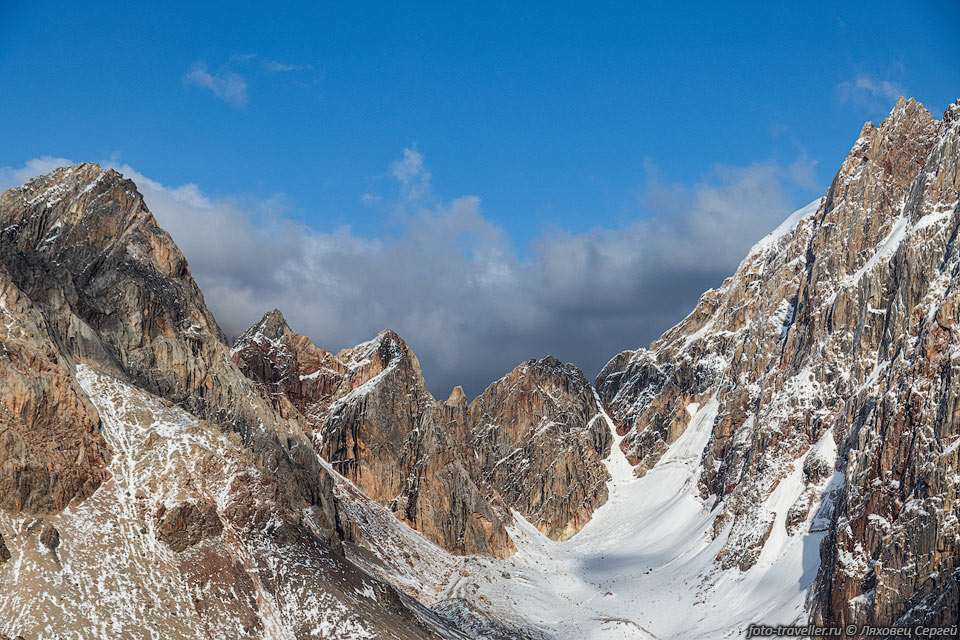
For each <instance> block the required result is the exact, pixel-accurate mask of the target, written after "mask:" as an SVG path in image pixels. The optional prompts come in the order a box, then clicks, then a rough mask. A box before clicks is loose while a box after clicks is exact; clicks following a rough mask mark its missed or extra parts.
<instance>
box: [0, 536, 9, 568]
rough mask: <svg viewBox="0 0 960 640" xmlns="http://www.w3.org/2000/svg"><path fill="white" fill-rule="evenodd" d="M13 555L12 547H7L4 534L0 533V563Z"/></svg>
mask: <svg viewBox="0 0 960 640" xmlns="http://www.w3.org/2000/svg"><path fill="white" fill-rule="evenodd" d="M11 557H12V556H11V555H10V549H7V543H6V541H5V540H4V539H3V534H0V563H4V562H6V561H7V560H9V559H10V558H11Z"/></svg>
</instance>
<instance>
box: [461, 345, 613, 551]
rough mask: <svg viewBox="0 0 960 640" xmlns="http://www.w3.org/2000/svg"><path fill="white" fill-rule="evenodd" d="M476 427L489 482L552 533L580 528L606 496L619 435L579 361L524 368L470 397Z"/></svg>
mask: <svg viewBox="0 0 960 640" xmlns="http://www.w3.org/2000/svg"><path fill="white" fill-rule="evenodd" d="M468 425H469V442H470V445H471V447H472V448H473V450H474V451H476V452H477V455H478V456H479V464H480V471H481V473H482V475H483V479H484V481H485V482H486V483H487V484H488V485H489V486H491V487H493V488H495V489H496V491H497V493H498V494H499V495H500V496H501V497H502V498H503V500H504V501H505V502H506V503H507V504H508V505H510V506H511V507H512V508H514V509H516V510H517V511H519V512H520V513H522V514H523V515H524V517H525V518H526V519H527V520H529V521H530V522H531V523H532V524H534V525H535V526H536V527H537V528H538V529H540V530H541V531H542V532H543V533H545V534H546V535H547V536H549V537H550V538H552V539H554V540H563V539H566V538H568V537H570V536H571V535H573V534H575V533H576V532H577V531H579V530H580V529H581V528H582V527H583V525H585V524H586V523H587V522H588V521H589V520H590V516H591V515H592V514H593V511H594V510H595V509H596V508H597V507H599V506H600V505H601V504H603V503H604V502H606V500H607V480H609V479H610V474H609V473H608V472H607V469H606V468H605V467H604V466H603V463H602V460H603V459H604V458H606V457H607V456H608V455H609V454H610V445H611V443H612V440H613V438H612V435H611V433H610V429H609V427H608V426H607V424H606V422H605V421H604V420H602V419H601V414H600V408H599V406H598V405H597V402H596V399H595V396H594V393H593V387H592V386H591V385H590V383H589V381H587V379H586V377H584V375H583V373H581V371H580V370H579V369H577V368H576V367H575V366H573V365H564V364H563V363H561V362H560V361H559V360H556V359H555V358H544V359H543V360H539V361H538V360H530V361H529V362H526V363H524V364H522V365H520V366H518V367H517V368H516V369H514V370H513V371H511V372H510V373H509V374H507V375H506V376H504V377H503V378H501V379H500V380H498V381H497V382H495V383H493V384H492V385H490V386H489V387H487V389H486V391H484V392H483V394H482V395H481V396H480V397H478V398H477V399H476V400H474V401H473V402H472V403H470V409H469V415H468Z"/></svg>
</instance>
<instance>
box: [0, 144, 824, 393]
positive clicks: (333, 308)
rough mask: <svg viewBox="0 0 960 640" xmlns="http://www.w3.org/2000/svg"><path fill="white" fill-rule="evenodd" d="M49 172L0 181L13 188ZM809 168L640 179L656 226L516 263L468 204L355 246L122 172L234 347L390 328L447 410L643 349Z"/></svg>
mask: <svg viewBox="0 0 960 640" xmlns="http://www.w3.org/2000/svg"><path fill="white" fill-rule="evenodd" d="M52 162H56V161H55V160H53V159H41V160H37V161H33V162H31V163H28V165H27V167H23V168H21V169H16V170H14V169H4V170H0V176H13V178H14V179H16V180H18V181H20V182H22V181H23V180H22V176H24V175H26V174H27V173H29V172H31V171H37V170H40V169H43V170H46V168H47V167H49V166H50V163H52ZM809 167H810V163H804V162H798V163H797V164H795V165H792V166H790V167H780V166H777V165H757V166H751V167H745V168H731V167H717V168H715V170H714V171H713V172H712V174H711V176H709V179H707V180H704V181H703V182H701V183H699V184H695V185H693V186H684V185H677V184H666V183H663V182H662V181H660V180H659V178H658V177H657V175H656V171H655V169H654V168H653V167H652V166H651V165H648V186H647V188H646V189H645V191H644V194H643V201H644V203H645V205H646V208H647V209H649V210H652V211H657V212H659V215H658V216H657V217H656V218H650V219H643V220H639V221H637V222H635V223H633V224H631V225H628V226H626V227H622V228H618V229H606V228H597V229H595V230H593V231H589V232H587V233H576V234H575V233H567V232H555V233H551V234H548V235H544V236H542V237H540V238H538V239H537V240H536V241H535V242H533V243H532V245H531V246H530V256H529V257H528V258H523V259H521V258H520V257H519V256H518V255H517V254H516V252H515V251H514V249H513V246H512V242H511V239H510V238H509V236H508V235H507V234H506V233H505V231H504V230H503V229H502V228H500V227H499V226H498V225H496V224H495V223H493V222H491V221H490V220H489V219H488V218H487V217H485V216H484V213H483V208H482V203H481V200H480V199H479V198H477V197H475V196H464V197H460V198H455V199H452V200H449V201H442V202H431V203H430V204H429V205H424V204H422V201H413V200H409V199H402V200H401V202H400V203H398V204H397V206H398V207H399V208H401V209H402V210H403V211H404V215H402V216H399V224H400V225H401V229H400V232H399V233H396V234H392V235H390V236H389V237H384V238H363V237H359V236H357V235H356V234H355V233H353V232H352V231H351V230H350V228H349V227H341V228H336V229H331V230H328V231H318V230H316V229H312V228H309V227H306V226H303V225H301V224H298V223H295V222H293V221H291V220H290V219H289V218H288V217H286V216H284V215H283V212H282V210H280V209H278V208H277V206H276V203H275V202H273V201H267V202H262V203H260V206H255V207H253V208H251V207H249V206H241V205H239V204H237V203H236V202H235V201H232V200H229V199H224V200H220V199H212V198H210V197H209V196H207V195H205V194H204V193H203V191H202V190H201V189H200V188H198V187H197V186H196V185H195V184H185V185H181V186H176V187H171V186H167V185H163V184H161V183H159V182H157V181H155V180H152V179H150V178H147V177H146V176H143V175H142V174H140V173H139V172H137V171H136V170H135V169H134V168H132V167H130V166H127V165H122V166H119V167H117V168H118V169H119V170H120V171H121V172H122V173H123V174H124V175H126V176H127V177H129V178H131V179H133V180H134V181H135V182H136V183H137V185H138V186H139V189H140V191H141V192H142V193H143V195H144V198H145V200H146V202H147V204H148V206H149V207H150V209H151V210H152V211H153V213H154V214H155V215H156V217H157V219H158V221H159V222H160V224H161V225H162V226H163V227H164V228H166V229H167V230H168V231H169V232H170V234H171V235H172V236H173V238H174V240H175V241H176V242H177V243H178V244H179V245H180V247H181V249H182V250H183V252H184V254H185V255H186V256H187V259H188V260H189V261H190V266H191V270H192V272H193V274H194V276H195V277H196V279H197V281H198V282H199V284H200V286H201V288H202V289H203V292H204V296H205V299H206V301H207V303H208V304H209V305H210V307H211V309H212V310H213V312H214V314H215V315H216V317H217V319H218V321H219V322H220V323H221V324H222V326H223V328H224V330H225V331H226V332H227V333H228V334H230V335H237V334H238V333H239V332H241V331H242V330H243V329H245V328H246V327H247V326H249V325H251V324H253V323H254V322H256V321H257V320H259V318H260V316H261V315H262V314H263V313H264V312H266V311H268V310H270V309H272V308H274V307H278V308H280V309H281V310H282V311H283V312H284V314H285V315H286V317H287V319H288V321H289V322H290V324H291V326H292V327H293V328H294V329H296V330H298V331H300V332H301V333H304V334H306V335H308V336H309V337H310V338H311V339H313V340H314V342H315V343H316V344H317V345H318V346H321V347H325V348H328V349H333V350H338V349H340V348H342V347H346V346H352V345H354V344H357V343H359V342H361V341H363V340H366V339H368V338H369V337H370V336H372V335H373V334H375V333H376V332H377V331H379V330H380V329H383V328H385V327H389V328H392V329H394V330H396V331H397V332H398V333H399V334H400V335H401V336H403V337H404V338H405V339H406V340H407V341H408V342H409V343H410V344H411V346H412V347H413V349H414V350H415V351H416V353H417V354H418V356H419V358H420V361H421V363H422V365H423V368H424V373H425V375H426V377H427V382H428V385H429V386H430V388H431V389H432V390H433V391H434V392H435V393H436V394H438V395H443V396H445V395H446V393H448V392H449V390H450V388H451V387H452V386H453V385H455V384H464V386H465V388H466V389H467V391H468V393H472V394H477V393H479V392H480V391H482V389H483V388H484V387H485V386H486V385H487V384H489V383H490V382H492V381H493V380H494V379H496V378H499V377H500V376H501V375H503V374H505V373H506V372H507V371H509V370H510V369H512V368H513V367H514V366H516V364H517V363H519V362H521V361H523V360H526V359H528V358H531V357H542V356H545V355H547V354H552V355H555V356H557V357H559V358H561V359H563V360H567V361H572V362H575V363H577V364H578V365H580V366H581V367H582V368H583V369H584V371H585V373H586V374H587V375H588V376H592V375H594V374H596V373H597V371H598V370H599V368H600V367H601V366H602V365H603V364H604V363H605V362H606V360H607V359H609V358H610V357H612V356H614V355H615V354H616V353H617V352H619V351H621V350H623V349H626V348H635V347H637V346H642V345H645V344H647V343H649V342H650V341H651V340H653V339H654V338H656V337H657V336H658V335H659V334H660V333H661V332H662V331H664V330H665V329H667V328H668V327H669V326H670V325H672V324H673V323H675V322H677V321H678V320H680V319H681V318H683V317H684V316H685V315H686V314H687V313H688V312H689V311H690V309H691V308H692V306H693V304H695V302H696V300H697V298H698V297H699V295H700V294H701V293H702V291H703V290H704V289H706V288H708V287H711V286H716V285H718V284H719V283H720V282H721V281H722V280H723V278H724V277H726V276H727V275H730V274H731V273H732V272H733V270H734V269H735V268H736V266H737V264H738V263H739V261H740V260H741V259H742V257H743V255H744V254H745V253H746V251H747V249H748V248H749V247H750V245H752V243H753V242H754V241H755V240H757V239H759V238H760V237H762V236H763V235H765V234H766V232H767V231H769V230H770V229H772V228H773V227H775V226H776V225H777V224H779V222H780V221H782V220H783V219H784V218H785V217H786V216H787V215H788V214H789V212H790V211H791V209H792V208H793V207H792V206H791V204H792V203H790V202H789V201H788V198H787V196H785V195H784V193H785V190H786V189H788V188H791V187H793V186H795V185H798V184H803V183H805V182H806V181H808V180H809ZM390 171H391V175H392V176H393V177H394V179H395V180H396V182H397V183H398V184H399V185H400V187H401V188H402V190H404V189H409V188H410V187H411V185H422V186H424V187H425V188H428V187H429V184H430V174H429V171H428V170H427V168H426V165H425V162H424V158H423V156H422V155H421V154H420V153H419V152H417V151H416V150H414V149H405V150H404V153H403V157H402V158H401V159H399V160H398V161H397V162H396V163H394V164H393V165H392V166H391V167H390ZM407 195H408V194H407ZM407 195H404V196H402V198H407Z"/></svg>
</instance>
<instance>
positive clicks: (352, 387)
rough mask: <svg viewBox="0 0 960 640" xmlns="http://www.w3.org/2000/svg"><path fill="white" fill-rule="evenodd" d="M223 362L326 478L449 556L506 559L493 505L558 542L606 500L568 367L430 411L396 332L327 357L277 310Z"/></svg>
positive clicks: (507, 548) (590, 430) (586, 405)
mask: <svg viewBox="0 0 960 640" xmlns="http://www.w3.org/2000/svg"><path fill="white" fill-rule="evenodd" d="M233 357H234V360H235V361H236V362H237V363H238V364H239V365H240V366H241V368H242V369H243V370H244V372H245V373H246V374H247V375H248V376H250V377H251V378H252V379H253V380H254V381H256V382H257V384H258V386H259V388H260V390H261V393H263V394H264V397H266V398H269V399H270V401H271V402H272V403H273V405H274V406H275V407H277V408H278V409H279V410H280V411H281V413H285V415H298V416H300V418H301V419H302V421H303V422H304V423H305V424H306V425H307V427H306V429H307V430H312V431H313V432H314V443H315V446H316V448H317V451H318V453H319V454H320V455H321V456H322V457H323V458H324V459H325V460H327V461H329V462H330V464H331V465H333V467H334V468H335V469H336V470H337V471H339V472H340V473H341V474H343V475H344V476H345V477H347V478H348V479H349V480H351V481H352V482H353V483H354V484H356V486H357V487H358V488H360V489H361V490H362V491H363V492H364V493H365V494H366V495H368V496H370V497H371V498H373V499H375V500H377V501H378V502H380V503H381V504H384V505H387V506H388V507H389V508H390V509H391V511H393V513H394V514H396V515H397V517H399V518H400V519H402V520H404V521H405V522H407V523H409V524H410V525H411V526H413V527H414V528H416V529H418V530H419V531H421V532H422V533H423V534H424V535H426V536H427V538H429V539H430V540H432V541H434V542H436V543H437V544H439V545H440V546H442V547H443V548H444V549H446V550H448V551H451V552H453V553H458V554H474V553H481V554H486V555H492V556H496V557H504V556H507V555H510V554H511V553H513V551H514V546H513V543H512V542H511V540H510V538H509V536H508V535H507V533H506V530H505V529H504V525H505V523H508V522H509V521H510V516H509V514H508V513H507V512H506V509H505V506H509V507H511V508H514V509H517V510H518V511H519V512H520V513H522V514H523V515H524V516H525V517H528V518H529V519H530V520H532V521H533V522H534V523H535V524H536V525H537V526H538V527H540V528H541V530H542V531H544V533H546V534H547V535H549V536H551V537H553V538H555V539H559V538H562V537H566V536H569V535H572V534H573V533H575V532H576V531H577V530H579V528H580V527H582V526H583V524H585V523H586V522H587V520H588V519H589V515H590V513H592V512H593V510H594V509H595V508H596V507H597V506H599V505H600V504H602V503H603V501H604V500H605V499H606V486H605V484H604V483H605V480H606V478H607V477H608V476H607V475H605V474H606V470H605V469H604V467H603V465H602V464H601V462H600V460H601V459H602V458H603V457H604V455H605V453H604V452H608V451H609V441H610V434H609V431H608V430H607V428H606V426H605V425H604V424H603V423H602V422H601V421H597V420H596V418H597V416H598V415H599V414H598V406H597V404H596V401H595V398H594V395H593V391H592V389H591V387H590V384H589V382H587V380H586V379H585V378H584V377H583V374H582V373H581V372H580V371H579V370H578V369H576V367H573V366H571V365H568V366H564V365H562V364H561V363H559V362H558V361H556V360H555V359H552V358H548V359H546V360H543V361H541V362H539V363H537V362H534V361H531V362H530V363H527V364H525V365H521V366H520V367H518V368H517V369H516V370H515V371H514V372H513V373H511V374H509V375H508V376H507V377H506V378H504V379H503V380H501V381H499V382H497V383H494V384H493V385H491V387H490V388H489V389H488V390H487V391H486V392H485V393H484V395H483V396H481V397H480V398H478V399H477V400H475V401H474V403H473V404H471V405H469V406H468V404H467V399H466V396H465V395H464V393H463V390H462V389H460V388H459V387H457V388H455V389H454V390H453V392H452V393H451V394H450V397H449V398H448V399H447V401H446V402H439V401H437V400H436V399H435V398H434V397H433V396H432V395H431V394H430V393H429V392H427V391H426V388H425V386H424V380H423V374H422V373H421V371H420V364H419V362H418V361H417V358H416V356H415V355H414V353H413V351H412V350H411V349H410V348H409V346H408V345H407V344H406V343H405V342H404V341H403V340H402V339H401V338H400V337H399V336H397V335H396V334H395V333H394V332H392V331H384V332H381V333H380V334H379V335H378V336H377V337H376V338H375V339H374V340H372V341H370V342H366V343H364V344H361V345H358V346H356V347H353V348H351V349H344V350H343V351H341V352H340V353H338V354H336V355H334V354H333V353H331V352H329V351H325V350H323V349H319V348H317V347H315V346H314V345H313V343H312V342H311V341H310V340H308V339H307V338H305V337H304V336H301V335H300V334H298V333H296V332H294V331H292V330H291V329H290V328H289V327H288V326H287V324H286V322H285V321H284V319H283V317H282V315H281V314H280V313H279V312H278V311H276V310H274V311H272V312H270V313H268V314H266V315H265V316H264V317H263V319H262V320H261V321H260V322H259V323H257V324H256V325H254V326H253V327H251V328H250V329H248V330H247V331H246V332H244V334H243V335H241V336H240V338H239V339H238V340H237V343H236V345H234V348H233ZM478 403H479V404H478ZM481 423H482V424H481ZM521 452H525V453H524V455H522V456H521V455H519V453H521ZM509 454H513V455H514V456H516V460H515V462H517V463H519V462H520V461H521V460H523V459H526V460H527V463H526V464H525V465H524V467H523V471H522V473H520V474H512V475H510V474H507V473H505V471H506V468H507V467H506V466H505V465H497V462H498V461H500V460H501V459H503V458H505V457H507V456H508V455H509Z"/></svg>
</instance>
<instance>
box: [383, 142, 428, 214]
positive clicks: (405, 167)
mask: <svg viewBox="0 0 960 640" xmlns="http://www.w3.org/2000/svg"><path fill="white" fill-rule="evenodd" d="M390 173H391V175H393V177H394V178H396V179H397V181H398V182H399V183H400V186H401V188H402V191H403V195H404V198H405V199H406V200H407V201H410V202H412V201H417V200H420V199H422V198H424V197H426V196H428V195H429V194H430V180H431V178H432V176H431V175H430V172H429V171H427V170H426V168H425V167H424V166H423V156H422V155H420V153H419V152H418V151H417V150H416V149H415V148H412V147H407V148H406V149H404V150H403V157H402V158H401V159H399V160H397V161H396V162H394V163H393V164H392V165H390Z"/></svg>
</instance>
